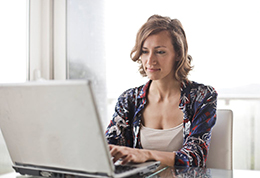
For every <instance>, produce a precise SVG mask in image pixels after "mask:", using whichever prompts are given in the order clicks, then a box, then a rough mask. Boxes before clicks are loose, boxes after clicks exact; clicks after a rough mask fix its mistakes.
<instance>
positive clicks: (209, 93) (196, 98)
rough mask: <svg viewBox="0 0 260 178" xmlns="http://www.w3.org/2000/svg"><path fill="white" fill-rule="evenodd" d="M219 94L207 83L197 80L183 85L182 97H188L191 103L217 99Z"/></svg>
mask: <svg viewBox="0 0 260 178" xmlns="http://www.w3.org/2000/svg"><path fill="white" fill-rule="evenodd" d="M217 96H218V93H217V91H216V90H215V88H214V87H212V86H210V85H205V84H202V83H198V82H195V81H188V82H185V83H183V85H182V98H184V99H185V98H186V100H187V101H189V102H190V103H194V102H198V103H201V102H202V101H215V100H216V99H217ZM187 101H186V102H187Z"/></svg>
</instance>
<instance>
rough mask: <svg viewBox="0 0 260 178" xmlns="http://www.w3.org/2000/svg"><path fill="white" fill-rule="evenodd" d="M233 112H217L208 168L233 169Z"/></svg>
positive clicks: (223, 110) (224, 110)
mask: <svg viewBox="0 0 260 178" xmlns="http://www.w3.org/2000/svg"><path fill="white" fill-rule="evenodd" d="M232 137H233V112H232V111H231V110H226V109H220V110H217V121H216V124H215V126H214V127H213V129H212V136H211V143H210V148H209V154H208V158H207V162H206V166H207V168H215V169H229V170H231V169H233V164H232V141H233V139H232Z"/></svg>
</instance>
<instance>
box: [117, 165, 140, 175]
mask: <svg viewBox="0 0 260 178" xmlns="http://www.w3.org/2000/svg"><path fill="white" fill-rule="evenodd" d="M135 168H137V167H135V166H127V165H116V166H115V173H116V174H119V173H122V172H126V171H130V170H133V169H135Z"/></svg>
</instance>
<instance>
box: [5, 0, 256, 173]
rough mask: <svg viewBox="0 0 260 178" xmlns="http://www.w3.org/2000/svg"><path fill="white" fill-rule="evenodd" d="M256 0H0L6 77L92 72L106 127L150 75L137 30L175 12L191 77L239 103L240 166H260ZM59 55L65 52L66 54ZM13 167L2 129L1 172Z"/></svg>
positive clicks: (225, 102)
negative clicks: (136, 50) (136, 58)
mask: <svg viewBox="0 0 260 178" xmlns="http://www.w3.org/2000/svg"><path fill="white" fill-rule="evenodd" d="M258 5H259V3H258V1H257V0H247V1H245V0H243V1H241V0H236V1H235V0H228V1H224V0H218V1H207V0H197V1H193V0H186V1H177V0H160V1H157V0H131V1H122V0H109V1H105V0H97V1H92V0H45V1H44V0H9V1H4V0H1V1H0V20H1V29H0V39H1V40H0V49H1V50H0V84H1V83H16V82H24V81H26V80H35V79H37V78H35V75H33V74H34V73H35V71H36V72H37V71H38V72H39V73H41V74H42V78H44V79H51V80H52V79H57V80H58V79H90V80H92V81H93V83H94V88H95V96H96V100H97V102H98V107H99V112H100V113H101V117H102V121H103V123H104V129H105V127H106V126H107V124H108V122H109V120H110V119H111V118H112V115H113V112H114V106H115V103H116V100H117V98H118V97H119V95H120V94H121V93H122V92H124V91H125V90H127V89H129V88H131V87H136V86H140V85H142V84H144V83H146V82H147V81H148V79H147V78H143V77H141V75H140V74H139V72H138V65H137V64H136V63H134V62H132V61H131V59H130V52H131V49H132V48H133V46H134V44H135V36H136V33H137V31H138V30H139V28H140V27H141V25H142V24H143V23H145V22H146V20H147V19H148V18H149V17H150V16H151V15H153V14H159V15H162V16H169V17H171V18H177V19H179V20H180V21H181V22H182V24H183V27H184V30H185V32H186V36H187V40H188V45H189V54H190V55H191V56H192V57H193V61H192V65H193V66H194V70H193V71H192V72H191V73H190V76H189V79H190V80H194V81H196V82H199V83H204V84H207V85H211V86H213V87H214V88H215V89H216V90H217V91H218V93H219V98H218V109H226V108H227V109H232V110H233V114H234V130H233V133H234V140H233V146H234V147H233V149H234V169H253V170H260V139H259V138H258V136H257V135H259V134H260V131H259V129H257V128H259V127H260V94H259V92H260V80H259V78H258V76H260V70H259V69H258V67H259V64H260V63H259V59H260V57H259V54H258V51H259V48H260V33H259V31H260V24H259V20H260V11H259V8H258V7H259V6H258ZM60 9H62V10H63V11H62V12H63V14H62V15H60V11H59V10H60ZM35 14H37V15H35ZM57 14H58V15H57ZM46 22H47V23H46ZM60 28H61V29H60ZM57 29H58V30H61V31H62V32H63V33H57V31H56V30H57ZM35 32H37V33H35ZM60 34H64V35H63V38H62V40H60V39H59V38H57V36H59V35H60ZM36 38H37V40H36V41H35V39H36ZM46 41H47V42H46ZM58 44H61V45H58ZM60 46H64V48H63V49H61V50H60V49H59V48H58V47H60ZM46 49H47V50H46ZM46 51H47V52H46ZM35 53H37V55H35ZM57 54H64V57H63V58H62V60H58V57H57ZM35 56H36V57H35ZM64 64H65V65H64ZM46 68H47V69H46ZM46 70H47V71H48V72H47V74H45V73H46ZM60 71H61V72H60ZM33 76H34V77H33ZM57 76H62V77H57ZM0 107H1V106H0ZM10 171H13V170H12V168H11V160H10V157H9V155H8V151H7V149H6V146H5V143H4V140H3V137H2V135H1V134H0V174H4V173H7V172H10Z"/></svg>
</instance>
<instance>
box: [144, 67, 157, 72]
mask: <svg viewBox="0 0 260 178" xmlns="http://www.w3.org/2000/svg"><path fill="white" fill-rule="evenodd" d="M146 70H147V72H157V71H159V70H160V69H158V68H146Z"/></svg>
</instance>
